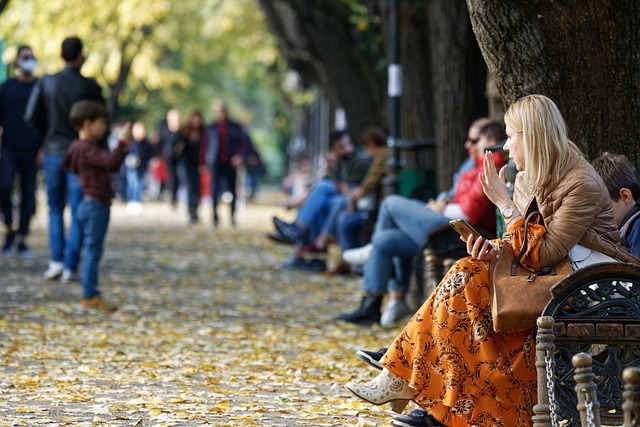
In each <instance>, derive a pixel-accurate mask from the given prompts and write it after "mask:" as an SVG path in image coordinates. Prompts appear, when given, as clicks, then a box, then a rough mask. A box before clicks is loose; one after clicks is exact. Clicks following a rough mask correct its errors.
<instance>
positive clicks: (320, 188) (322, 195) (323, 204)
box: [296, 178, 343, 227]
mask: <svg viewBox="0 0 640 427" xmlns="http://www.w3.org/2000/svg"><path fill="white" fill-rule="evenodd" d="M338 197H343V196H342V195H341V194H340V193H338V190H337V189H336V184H335V183H334V182H333V181H332V180H330V179H327V178H324V179H321V180H320V181H318V183H317V184H316V185H314V186H313V188H312V189H311V191H310V192H309V196H308V197H307V200H305V202H304V203H303V205H302V206H301V207H300V209H298V216H297V217H296V221H298V222H301V223H302V224H304V225H305V227H309V226H311V224H314V223H316V221H317V220H318V218H320V217H322V216H323V215H326V214H327V212H328V210H329V209H330V207H331V205H332V204H333V202H334V201H335V199H336V198H338Z"/></svg>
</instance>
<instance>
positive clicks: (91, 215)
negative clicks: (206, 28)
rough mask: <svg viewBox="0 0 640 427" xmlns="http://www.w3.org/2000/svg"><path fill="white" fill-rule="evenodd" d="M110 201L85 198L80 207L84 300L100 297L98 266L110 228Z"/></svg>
mask: <svg viewBox="0 0 640 427" xmlns="http://www.w3.org/2000/svg"><path fill="white" fill-rule="evenodd" d="M109 205H110V203H109V201H104V200H98V199H95V198H92V197H90V196H85V197H84V199H83V200H82V202H80V206H78V219H79V220H80V223H81V225H82V231H83V233H84V257H83V261H82V289H83V294H84V296H83V297H84V298H91V297H93V296H96V295H100V291H99V290H98V265H99V264H100V258H102V250H103V248H104V238H105V236H106V235H107V227H108V226H109V216H110V208H109Z"/></svg>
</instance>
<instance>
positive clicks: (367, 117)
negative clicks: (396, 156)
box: [260, 0, 386, 136]
mask: <svg viewBox="0 0 640 427" xmlns="http://www.w3.org/2000/svg"><path fill="white" fill-rule="evenodd" d="M260 4H261V6H262V8H263V10H264V11H265V16H266V19H267V23H268V24H269V26H270V28H271V29H272V31H273V33H274V34H275V35H276V37H277V39H278V43H279V47H280V50H281V52H282V53H283V56H284V57H285V58H286V59H287V61H288V63H289V65H290V66H291V67H292V68H293V69H294V70H296V71H298V72H299V73H300V74H301V76H302V77H303V78H304V79H305V80H306V81H307V82H311V83H315V84H318V85H319V86H320V87H322V89H323V90H324V92H325V93H326V94H327V95H328V96H329V99H330V100H331V101H332V103H333V104H335V105H339V106H341V107H342V108H344V110H345V113H346V116H347V126H348V131H349V132H350V133H351V134H352V135H354V136H357V135H358V134H359V133H360V132H361V131H362V130H363V129H364V128H365V127H366V126H368V125H373V124H376V125H384V124H385V123H386V120H385V118H384V117H383V114H382V111H383V108H382V96H381V88H382V85H381V83H380V81H379V80H378V79H377V78H376V77H377V76H376V73H375V72H372V70H371V67H370V66H369V65H368V63H367V61H366V58H365V57H364V56H363V54H362V52H361V51H359V50H358V46H357V44H356V40H355V38H354V36H353V31H354V29H353V26H352V25H351V23H350V22H349V16H350V14H351V11H350V9H349V8H348V7H347V6H346V5H345V4H344V3H343V2H342V1H341V0H273V1H272V0H260Z"/></svg>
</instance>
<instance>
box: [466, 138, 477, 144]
mask: <svg viewBox="0 0 640 427" xmlns="http://www.w3.org/2000/svg"><path fill="white" fill-rule="evenodd" d="M478 141H480V138H475V139H471V138H467V142H470V143H472V144H477V143H478Z"/></svg>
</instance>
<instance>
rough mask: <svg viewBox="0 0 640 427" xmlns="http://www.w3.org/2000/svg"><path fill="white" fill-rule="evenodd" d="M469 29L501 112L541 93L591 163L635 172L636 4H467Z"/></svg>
mask: <svg viewBox="0 0 640 427" xmlns="http://www.w3.org/2000/svg"><path fill="white" fill-rule="evenodd" d="M467 4H468V7H469V11H470V16H471V21H472V23H473V29H474V31H475V33H476V36H477V39H478V42H479V44H480V47H481V49H482V53H483V55H484V57H485V60H486V62H487V64H488V67H489V71H490V73H491V75H492V76H493V78H494V80H495V82H496V85H497V87H498V90H499V92H500V94H501V96H502V99H503V100H504V102H505V103H506V104H507V105H508V104H511V103H513V102H514V101H515V100H516V99H518V98H519V97H521V96H524V95H528V94H533V93H540V94H543V95H546V96H549V97H550V98H552V99H553V100H554V101H555V102H556V103H557V104H558V106H559V108H560V110H561V111H562V114H563V116H564V118H565V120H566V122H567V125H568V127H569V134H570V137H571V138H572V139H573V140H574V141H575V142H576V143H577V144H578V146H579V147H580V148H581V149H582V150H583V152H584V153H585V154H586V155H587V156H588V157H589V158H594V157H595V156H597V155H598V154H599V153H600V152H601V151H611V152H617V153H624V154H625V155H627V156H628V157H629V158H630V160H631V161H632V162H634V163H635V164H636V165H637V166H638V165H640V144H638V141H640V43H639V42H640V31H639V30H638V28H640V3H638V2H637V0H618V1H613V0H590V1H584V0H565V1H547V2H540V1H537V0H520V1H517V2H516V1H510V2H502V1H492V0H467Z"/></svg>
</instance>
